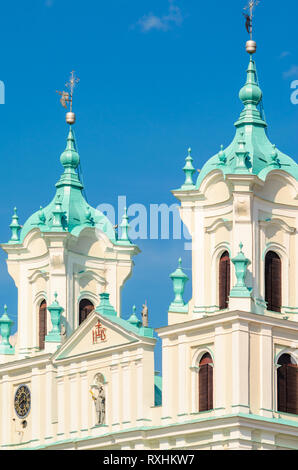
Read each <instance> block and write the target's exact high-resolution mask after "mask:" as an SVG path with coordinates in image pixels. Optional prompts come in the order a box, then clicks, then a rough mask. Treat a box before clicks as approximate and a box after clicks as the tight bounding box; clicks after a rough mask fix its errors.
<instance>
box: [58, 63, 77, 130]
mask: <svg viewBox="0 0 298 470" xmlns="http://www.w3.org/2000/svg"><path fill="white" fill-rule="evenodd" d="M79 81H80V79H79V78H77V77H76V76H75V72H74V71H72V72H71V74H70V79H69V81H68V82H67V83H66V84H65V86H66V88H68V89H69V91H57V93H58V94H59V95H60V96H61V98H60V103H61V104H62V106H63V108H65V109H67V106H68V105H69V112H68V113H67V114H66V122H67V123H68V124H74V123H75V120H76V116H75V113H73V111H72V101H73V91H74V88H75V86H76V84H77V83H79Z"/></svg>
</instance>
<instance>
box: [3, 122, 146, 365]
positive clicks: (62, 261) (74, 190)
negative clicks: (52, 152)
mask: <svg viewBox="0 0 298 470" xmlns="http://www.w3.org/2000/svg"><path fill="white" fill-rule="evenodd" d="M68 114H73V113H68ZM60 162H61V164H62V167H63V173H62V175H61V177H60V179H59V181H58V182H57V183H56V193H55V195H54V198H53V199H52V201H51V202H50V204H49V205H48V206H46V207H45V208H42V207H41V208H40V209H39V210H38V211H37V212H35V213H34V214H33V215H31V217H29V219H28V220H27V221H26V222H25V224H24V226H23V227H22V228H21V226H20V225H19V223H18V216H17V214H16V211H15V214H14V216H13V221H12V224H11V230H12V236H11V239H10V241H9V242H8V243H6V244H2V245H1V246H2V248H3V249H4V250H5V251H6V253H7V254H8V260H7V264H8V270H9V273H10V275H11V276H12V278H13V279H14V281H15V284H16V286H17V288H18V340H17V346H16V348H17V352H18V353H19V354H20V355H23V356H28V355H30V354H34V353H35V352H39V351H42V350H45V351H46V352H48V351H50V350H51V351H52V349H53V348H52V347H51V345H50V344H49V343H50V341H48V342H47V341H45V340H46V337H47V333H48V332H49V331H50V329H51V318H50V315H49V313H48V311H47V306H49V305H50V304H51V302H52V301H53V300H54V294H57V299H58V301H59V304H60V305H63V308H64V312H63V313H62V316H61V324H62V325H63V330H64V332H65V336H66V337H68V336H69V335H70V334H71V333H72V332H73V331H74V330H75V329H76V328H77V327H78V326H79V325H80V324H81V323H82V321H83V320H84V319H85V318H86V317H87V315H88V314H89V313H90V312H91V311H92V310H94V308H95V307H97V306H98V304H99V294H100V293H103V292H106V291H107V292H109V294H110V302H111V304H112V305H113V307H114V308H115V310H116V311H117V314H118V316H120V312H121V289H122V287H123V284H124V282H125V281H126V280H127V279H128V278H129V277H130V275H131V272H132V266H133V261H132V258H133V256H134V255H136V254H137V253H138V252H139V250H138V248H137V246H135V245H133V244H132V243H131V242H130V240H129V238H128V236H127V224H128V223H127V216H126V214H124V216H123V223H122V224H121V225H122V234H121V236H119V237H118V233H117V232H116V231H115V229H114V228H113V226H112V224H111V222H110V221H109V220H108V218H107V217H106V216H105V215H104V214H103V213H101V212H100V211H99V210H97V209H94V208H92V207H91V206H90V205H89V204H88V203H87V201H86V200H85V198H84V196H83V189H84V188H83V185H82V182H81V181H80V179H79V176H78V172H77V168H78V166H79V162H80V157H79V154H78V152H77V150H76V144H75V137H74V131H73V125H70V127H69V132H68V137H67V144H66V148H65V150H64V152H63V153H62V154H61V157H60ZM54 350H55V347H54Z"/></svg>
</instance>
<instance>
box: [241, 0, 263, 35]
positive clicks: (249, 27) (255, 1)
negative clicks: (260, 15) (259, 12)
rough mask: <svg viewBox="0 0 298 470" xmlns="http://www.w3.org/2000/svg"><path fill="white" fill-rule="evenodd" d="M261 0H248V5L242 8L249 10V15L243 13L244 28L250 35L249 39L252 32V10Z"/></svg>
mask: <svg viewBox="0 0 298 470" xmlns="http://www.w3.org/2000/svg"><path fill="white" fill-rule="evenodd" d="M260 1H261V0H250V1H249V3H248V5H247V6H246V7H245V8H244V10H249V15H248V14H247V13H243V15H244V16H245V18H246V23H245V26H246V30H247V32H248V34H249V35H250V39H251V40H252V32H253V12H254V9H255V7H256V6H257V5H259V3H260Z"/></svg>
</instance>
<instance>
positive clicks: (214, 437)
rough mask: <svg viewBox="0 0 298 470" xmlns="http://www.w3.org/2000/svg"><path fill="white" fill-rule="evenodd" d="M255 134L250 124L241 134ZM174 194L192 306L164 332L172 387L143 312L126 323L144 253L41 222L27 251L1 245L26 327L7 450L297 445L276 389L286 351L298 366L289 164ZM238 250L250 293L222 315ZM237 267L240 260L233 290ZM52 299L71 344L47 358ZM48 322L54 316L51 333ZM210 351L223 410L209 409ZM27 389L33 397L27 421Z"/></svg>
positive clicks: (4, 442)
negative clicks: (135, 270) (136, 263)
mask: <svg viewBox="0 0 298 470" xmlns="http://www.w3.org/2000/svg"><path fill="white" fill-rule="evenodd" d="M252 127H253V125H252V124H249V123H246V124H245V126H244V131H245V132H244V134H245V135H244V137H245V138H247V139H249V136H250V135H251V134H252ZM65 165H66V163H65ZM174 195H175V196H176V197H177V198H178V199H179V200H180V201H181V218H182V220H183V222H184V223H185V225H186V226H187V228H188V230H189V232H190V234H191V235H192V243H193V244H192V254H193V259H192V265H193V268H192V283H193V289H192V291H193V297H192V299H191V300H190V302H189V303H188V304H186V305H183V306H182V307H181V305H180V306H178V307H177V308H175V304H174V303H173V304H172V306H171V308H170V311H169V313H168V325H167V326H165V327H163V328H159V329H158V330H157V333H158V335H159V336H160V337H161V339H162V361H163V372H162V386H161V378H160V377H158V376H156V375H155V372H154V346H155V342H156V340H155V339H154V338H153V335H152V332H151V329H150V328H146V327H142V325H141V324H138V322H137V320H136V319H135V317H134V315H132V317H131V319H130V320H128V321H125V320H123V319H122V318H121V289H122V287H123V286H124V283H125V281H126V280H127V279H128V278H129V276H130V275H131V271H132V264H133V262H132V257H133V256H134V255H135V254H137V253H138V249H137V248H136V247H135V246H134V245H131V244H129V243H127V244H126V243H123V244H122V245H121V244H117V243H113V242H112V241H111V240H110V239H109V238H108V237H107V236H104V235H102V236H101V237H98V236H97V235H96V228H95V227H91V226H90V227H85V228H84V229H83V230H81V231H80V232H78V234H76V235H74V234H72V233H69V232H67V231H60V232H54V231H49V232H42V231H41V230H40V229H39V228H36V227H33V228H32V230H29V232H28V233H27V235H26V236H25V238H24V240H23V241H22V242H20V243H16V244H11V243H8V244H5V245H2V247H3V249H4V250H5V251H6V252H7V254H8V270H9V274H10V275H11V276H12V278H13V279H14V281H15V283H16V286H17V288H18V295H19V306H18V319H19V323H18V335H17V341H16V345H15V353H14V354H9V355H8V354H2V355H0V408H1V411H0V413H1V418H0V449H24V448H25V449H42V448H45V449H122V450H132V449H135V450H145V449H156V450H158V449H160V450H164V449H211V450H218V449H247V450H249V449H258V450H261V449H262V450H263V449H270V450H271V449H298V415H297V414H295V413H286V412H282V411H279V406H278V389H277V376H278V368H279V367H280V364H279V360H280V358H281V357H282V355H284V354H287V355H289V356H291V358H292V361H293V366H296V370H298V367H297V365H298V234H297V226H298V202H297V201H298V183H297V179H296V178H295V177H294V176H292V175H291V174H289V172H286V171H284V169H283V168H282V166H281V168H276V167H275V168H272V170H271V171H268V172H267V174H266V177H265V178H263V179H262V178H261V177H260V176H258V175H256V174H253V172H250V173H249V171H246V172H243V173H242V174H240V173H239V174H237V172H236V173H231V174H225V173H224V172H223V171H221V169H219V168H214V169H212V170H211V171H209V172H208V174H207V175H206V176H205V177H204V178H203V180H202V181H201V183H200V185H199V187H198V188H196V187H195V186H192V187H189V188H187V187H185V186H184V187H182V189H180V190H177V191H174ZM240 244H243V252H242V255H243V256H244V257H246V258H247V260H249V265H248V271H247V274H246V276H245V289H246V291H247V292H249V294H248V295H241V294H239V295H238V296H237V294H235V295H231V296H230V297H229V298H228V305H227V308H224V309H220V307H219V304H220V299H219V263H220V258H221V256H222V254H223V253H224V252H228V253H229V255H230V258H231V260H232V261H233V260H235V258H236V257H237V255H238V254H239V245H240ZM270 251H273V252H275V253H276V254H277V255H278V257H279V259H280V260H281V266H282V271H281V292H282V299H281V308H280V311H273V310H268V309H267V303H266V301H265V300H266V299H265V297H266V292H265V257H266V254H267V253H268V252H270ZM233 263H234V261H233ZM235 272H236V271H235V268H234V265H232V264H231V288H234V287H235V285H237V282H238V281H237V279H236V274H235ZM105 292H108V293H109V294H110V299H109V301H110V304H111V306H112V307H113V308H114V309H115V312H114V313H113V312H112V313H111V311H110V310H109V305H108V309H107V306H106V305H107V304H106V303H105V301H104V299H106V297H104V296H103V294H104V293H105ZM231 292H232V291H231ZM55 293H57V294H58V296H57V299H58V302H59V305H60V306H61V307H62V308H63V309H64V311H63V313H62V323H63V324H65V326H66V336H67V337H66V340H65V341H62V340H61V339H58V340H56V342H55V341H47V340H46V341H45V349H44V350H40V348H39V343H38V338H39V323H38V322H39V320H38V318H39V317H38V312H39V306H40V302H41V301H42V300H43V299H45V300H47V301H48V306H49V304H50V303H51V302H52V301H53V300H54V294H55ZM99 294H101V302H102V303H101V304H100V306H99V308H96V310H95V311H93V312H92V313H91V314H90V315H89V316H88V317H87V319H86V320H85V321H83V322H82V323H81V325H79V312H78V308H79V307H78V306H79V302H80V300H82V299H88V300H90V301H91V302H92V303H93V304H94V306H96V307H97V306H98V304H99V303H100V300H99ZM106 302H108V301H107V300H106ZM112 310H113V309H112ZM52 326H53V325H52V322H51V317H50V315H48V324H47V331H48V332H50V330H51V328H52ZM206 353H208V354H209V355H210V358H212V377H213V386H212V403H213V405H212V407H211V408H210V409H208V410H207V411H200V405H199V403H200V400H201V398H200V396H199V395H200V386H201V385H200V381H201V380H203V379H202V378H201V375H200V370H201V367H202V366H201V364H202V363H201V360H202V358H203V357H204V356H205V355H206ZM210 367H211V366H210ZM208 370H209V369H208ZM296 382H297V381H296ZM22 385H24V386H26V387H27V389H28V390H29V393H30V399H29V401H28V407H29V410H28V412H27V413H26V414H25V415H24V416H23V417H20V416H19V415H18V414H17V413H16V392H17V390H18V389H19V387H20V386H22ZM161 389H162V401H161ZM97 393H98V395H97ZM99 393H102V396H103V397H104V399H103V400H101V401H100V400H99V398H98V397H99ZM297 394H298V387H296V396H297ZM20 406H21V408H22V406H23V405H22V403H21V404H20ZM102 413H103V415H102ZM102 416H104V418H102Z"/></svg>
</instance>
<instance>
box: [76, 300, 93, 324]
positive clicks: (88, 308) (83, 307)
mask: <svg viewBox="0 0 298 470" xmlns="http://www.w3.org/2000/svg"><path fill="white" fill-rule="evenodd" d="M92 310H94V305H93V303H92V302H90V300H88V299H82V300H81V302H80V305H79V325H80V324H81V323H82V322H83V321H84V320H86V318H87V317H88V315H89V314H90V313H91V312H92Z"/></svg>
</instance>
